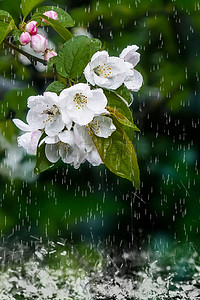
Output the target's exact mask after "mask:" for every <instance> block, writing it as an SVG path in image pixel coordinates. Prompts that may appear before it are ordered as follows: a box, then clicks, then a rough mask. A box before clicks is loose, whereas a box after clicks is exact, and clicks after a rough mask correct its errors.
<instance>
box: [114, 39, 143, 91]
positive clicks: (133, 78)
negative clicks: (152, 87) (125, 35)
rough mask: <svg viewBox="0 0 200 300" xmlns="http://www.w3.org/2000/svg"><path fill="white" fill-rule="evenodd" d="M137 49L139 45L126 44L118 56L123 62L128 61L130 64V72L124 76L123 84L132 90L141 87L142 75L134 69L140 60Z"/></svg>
mask: <svg viewBox="0 0 200 300" xmlns="http://www.w3.org/2000/svg"><path fill="white" fill-rule="evenodd" d="M138 49H139V47H138V46H136V45H132V46H127V47H126V48H125V49H124V50H123V51H122V52H121V54H120V56H119V57H120V58H121V59H123V60H124V61H125V62H129V63H130V64H131V65H132V67H131V71H132V73H131V74H129V75H128V76H127V77H126V78H125V80H124V84H125V86H126V87H127V89H129V90H131V91H134V92H137V91H138V90H139V89H140V88H141V86H142V82H143V78H142V75H141V74H140V73H139V72H138V71H137V70H135V69H134V67H135V66H136V65H137V63H138V62H139V60H140V54H139V53H137V52H136V51H137V50H138Z"/></svg>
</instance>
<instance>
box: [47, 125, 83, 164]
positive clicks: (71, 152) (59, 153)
mask: <svg viewBox="0 0 200 300" xmlns="http://www.w3.org/2000/svg"><path fill="white" fill-rule="evenodd" d="M43 141H44V142H45V143H46V146H45V155H46V157H47V159H48V160H49V161H50V162H52V163H55V162H57V161H58V160H59V159H60V158H61V159H62V161H63V162H64V163H68V164H71V165H73V166H74V168H75V169H78V168H79V167H80V164H81V163H82V162H84V161H85V159H86V154H85V153H84V152H83V151H81V150H80V149H79V148H78V147H77V145H76V144H75V142H74V132H73V131H68V130H64V131H62V132H60V133H59V134H58V135H56V136H54V137H49V136H47V137H46V138H44V140H43Z"/></svg>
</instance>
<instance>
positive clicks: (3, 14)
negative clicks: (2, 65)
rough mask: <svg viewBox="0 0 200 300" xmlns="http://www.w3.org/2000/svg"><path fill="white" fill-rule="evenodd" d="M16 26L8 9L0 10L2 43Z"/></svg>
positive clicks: (0, 38)
mask: <svg viewBox="0 0 200 300" xmlns="http://www.w3.org/2000/svg"><path fill="white" fill-rule="evenodd" d="M14 28H15V22H14V20H13V18H12V16H11V15H10V14H9V13H8V12H7V11H4V10H0V44H1V43H2V41H3V40H4V39H5V38H6V36H7V35H8V34H9V33H10V32H11V31H12V30H13V29H14Z"/></svg>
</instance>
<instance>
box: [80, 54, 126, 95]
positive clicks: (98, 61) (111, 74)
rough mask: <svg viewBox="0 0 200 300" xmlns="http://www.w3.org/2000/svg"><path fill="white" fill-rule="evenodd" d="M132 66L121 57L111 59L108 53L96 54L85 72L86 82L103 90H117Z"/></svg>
mask: <svg viewBox="0 0 200 300" xmlns="http://www.w3.org/2000/svg"><path fill="white" fill-rule="evenodd" d="M131 68H132V65H131V64H130V63H128V62H125V61H124V60H123V59H121V58H119V57H112V56H111V57H109V55H108V52H107V51H105V50H104V51H98V52H96V53H95V54H94V55H93V56H92V58H91V61H90V62H89V63H88V65H87V66H86V68H85V70H84V75H85V78H86V80H87V81H88V82H89V83H90V84H92V85H97V86H99V87H102V88H107V89H112V90H115V89H117V88H118V87H120V86H121V85H122V84H123V83H124V80H125V78H126V77H127V76H130V75H131V71H130V70H131Z"/></svg>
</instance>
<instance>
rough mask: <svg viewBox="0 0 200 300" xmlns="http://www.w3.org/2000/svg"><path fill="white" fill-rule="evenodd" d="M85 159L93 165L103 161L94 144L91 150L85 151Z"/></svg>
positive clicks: (95, 165)
mask: <svg viewBox="0 0 200 300" xmlns="http://www.w3.org/2000/svg"><path fill="white" fill-rule="evenodd" d="M86 160H87V161H88V162H89V163H91V165H93V166H94V167H97V166H99V165H100V164H102V163H103V162H102V160H101V157H100V155H99V153H98V151H97V149H96V147H95V146H93V147H92V150H91V151H90V152H88V153H87V156H86Z"/></svg>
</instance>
